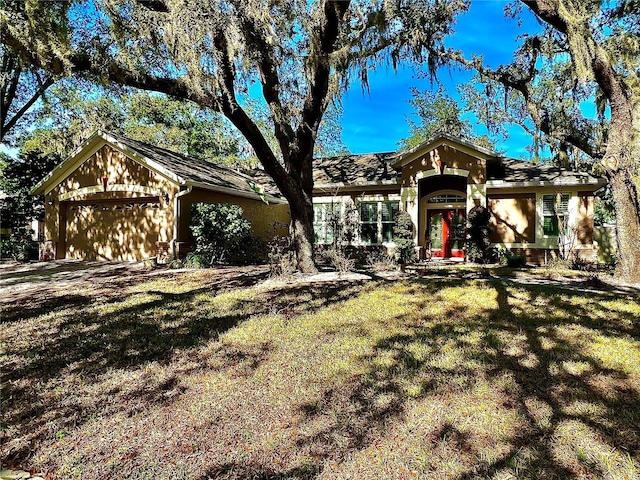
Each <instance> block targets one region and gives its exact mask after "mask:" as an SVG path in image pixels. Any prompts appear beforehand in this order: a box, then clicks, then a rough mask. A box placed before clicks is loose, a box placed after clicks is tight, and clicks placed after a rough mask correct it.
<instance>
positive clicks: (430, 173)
mask: <svg viewBox="0 0 640 480" xmlns="http://www.w3.org/2000/svg"><path fill="white" fill-rule="evenodd" d="M469 173H471V172H469V170H464V169H462V168H451V167H446V168H445V169H444V173H440V170H422V171H420V172H418V173H416V180H422V179H423V178H428V177H435V176H438V177H439V176H441V175H456V176H458V177H465V178H467V177H468V176H469Z"/></svg>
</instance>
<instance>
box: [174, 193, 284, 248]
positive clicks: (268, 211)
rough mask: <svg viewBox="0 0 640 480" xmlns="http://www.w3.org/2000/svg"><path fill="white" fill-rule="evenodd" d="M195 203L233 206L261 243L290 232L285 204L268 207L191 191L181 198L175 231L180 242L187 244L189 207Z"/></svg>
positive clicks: (250, 201) (224, 195) (224, 196)
mask: <svg viewBox="0 0 640 480" xmlns="http://www.w3.org/2000/svg"><path fill="white" fill-rule="evenodd" d="M194 203H232V204H234V205H238V206H240V207H241V208H242V210H243V216H244V217H245V218H246V219H248V220H250V221H251V229H252V231H253V234H254V235H255V236H257V237H261V238H262V239H263V240H269V239H271V238H273V237H274V236H286V235H287V234H288V232H289V222H290V215H289V205H287V204H275V203H274V204H269V205H267V204H266V203H264V202H263V201H262V200H259V199H252V198H244V197H238V196H235V195H229V194H226V193H220V192H212V191H210V190H204V189H201V188H194V189H193V190H192V192H191V193H189V194H186V195H184V196H182V197H180V207H179V211H180V218H179V232H178V240H179V241H180V242H188V241H190V231H189V221H190V220H191V206H192V205H193V204H194ZM274 227H275V229H274Z"/></svg>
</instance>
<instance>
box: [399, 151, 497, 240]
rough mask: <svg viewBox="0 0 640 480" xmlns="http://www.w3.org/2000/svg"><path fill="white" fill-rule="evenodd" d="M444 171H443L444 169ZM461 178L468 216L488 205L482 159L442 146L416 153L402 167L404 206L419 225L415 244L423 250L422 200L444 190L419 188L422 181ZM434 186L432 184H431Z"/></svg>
mask: <svg viewBox="0 0 640 480" xmlns="http://www.w3.org/2000/svg"><path fill="white" fill-rule="evenodd" d="M442 163H444V165H445V166H444V168H443V170H442V171H441V168H440V167H441V165H442ZM441 176H442V177H443V178H448V177H458V178H461V179H464V182H463V183H462V185H464V187H463V188H464V189H463V190H462V194H463V195H465V197H466V205H465V207H464V208H465V210H466V211H467V212H468V211H469V210H470V209H471V208H473V207H474V206H475V205H476V203H479V204H480V205H486V187H485V182H486V179H487V178H486V176H487V163H486V160H485V159H483V158H478V157H476V156H474V155H470V154H469V153H466V152H464V151H462V150H460V149H457V148H454V147H453V146H450V145H447V144H441V145H438V146H436V147H435V148H433V149H431V150H428V151H426V152H422V153H420V152H417V153H416V155H415V158H414V159H412V160H410V161H409V163H407V164H406V165H404V167H402V192H401V195H402V204H403V207H402V208H403V209H405V210H406V211H407V212H408V213H409V214H410V215H411V219H412V220H413V223H414V224H415V225H416V227H417V228H416V236H415V238H414V241H415V242H416V244H417V245H420V246H424V245H425V242H426V239H425V233H424V232H425V231H426V211H425V210H424V208H425V206H424V205H423V202H422V201H421V200H420V198H419V196H422V197H424V196H425V195H428V194H430V193H433V192H435V191H437V190H441V189H443V188H445V187H443V186H438V185H437V183H436V184H435V186H433V188H431V187H430V188H429V189H428V190H429V191H425V190H424V188H420V187H419V183H420V181H421V180H422V179H431V178H440V177H441ZM431 183H433V182H431Z"/></svg>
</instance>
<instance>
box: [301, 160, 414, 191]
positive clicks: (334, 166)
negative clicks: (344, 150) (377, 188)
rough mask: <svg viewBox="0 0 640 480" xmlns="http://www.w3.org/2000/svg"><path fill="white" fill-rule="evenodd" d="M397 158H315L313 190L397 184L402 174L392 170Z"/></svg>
mask: <svg viewBox="0 0 640 480" xmlns="http://www.w3.org/2000/svg"><path fill="white" fill-rule="evenodd" d="M396 158H397V153H395V152H386V153H367V154H363V155H341V156H337V157H328V158H316V159H314V161H313V162H314V164H313V182H314V188H330V187H344V186H346V187H349V186H354V187H355V186H367V185H396V184H399V183H400V179H401V173H400V172H398V171H396V170H394V169H393V168H392V167H391V163H392V162H393V161H394V160H395V159H396Z"/></svg>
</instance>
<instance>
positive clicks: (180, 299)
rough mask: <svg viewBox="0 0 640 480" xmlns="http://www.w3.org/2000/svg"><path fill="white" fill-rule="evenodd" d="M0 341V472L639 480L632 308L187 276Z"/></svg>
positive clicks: (601, 298)
mask: <svg viewBox="0 0 640 480" xmlns="http://www.w3.org/2000/svg"><path fill="white" fill-rule="evenodd" d="M225 275H226V276H225ZM1 322H2V323H1V325H2V330H1V338H0V342H2V347H3V351H2V356H1V358H0V366H1V369H2V435H3V440H2V464H3V465H8V466H12V467H22V468H31V469H33V470H34V471H40V472H44V473H49V474H51V475H52V476H53V477H54V478H74V479H75V478H77V479H94V478H95V479H98V478H100V479H103V478H135V479H143V478H144V479H155V478H171V479H180V478H196V479H205V478H215V479H218V478H234V479H245V478H264V479H267V478H280V479H282V478H326V479H340V478H357V479H367V478H368V479H380V478H385V479H388V478H390V479H393V478H398V479H400V478H456V479H462V478H500V479H503V478H505V479H506V478H532V479H534V478H535V479H540V478H567V477H575V478H615V479H617V478H621V479H622V478H629V479H632V478H638V476H639V475H640V299H639V298H638V296H624V295H620V294H617V295H616V294H612V293H602V294H595V293H593V292H590V293H580V292H576V291H570V290H554V289H553V288H550V287H548V286H547V287H545V286H544V285H543V286H533V285H532V286H520V285H515V284H511V283H505V282H502V281H495V280H493V281H488V280H484V279H468V280H464V279H463V280H460V279H455V278H451V279H447V278H444V279H443V278H437V279H429V278H423V279H407V280H402V281H382V280H381V281H370V282H346V281H345V282H338V283H329V284H327V283H318V284H313V285H305V284H295V283H294V284H289V285H282V284H275V283H271V282H266V283H265V282H263V281H262V277H261V276H260V275H256V276H251V275H245V276H238V275H237V273H235V274H234V275H233V276H231V277H230V276H229V275H228V274H225V271H224V270H198V271H192V272H186V273H184V272H182V273H171V272H168V273H166V274H163V275H160V276H155V277H148V278H143V279H141V280H140V279H138V280H136V281H135V282H129V283H127V282H122V283H108V284H105V285H103V286H100V287H97V288H95V289H93V290H88V291H87V290H84V291H83V290H78V291H73V290H70V291H67V292H64V294H62V293H61V294H60V295H59V296H54V297H52V298H48V299H34V300H33V301H32V302H30V303H29V304H26V305H25V304H23V303H20V304H17V303H16V304H8V305H5V308H4V311H3V313H2V320H1Z"/></svg>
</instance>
